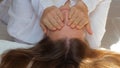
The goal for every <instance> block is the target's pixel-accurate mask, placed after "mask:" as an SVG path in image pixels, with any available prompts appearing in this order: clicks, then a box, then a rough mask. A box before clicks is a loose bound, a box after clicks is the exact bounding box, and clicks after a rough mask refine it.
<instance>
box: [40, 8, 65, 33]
mask: <svg viewBox="0 0 120 68" xmlns="http://www.w3.org/2000/svg"><path fill="white" fill-rule="evenodd" d="M62 21H63V14H62V12H61V11H60V9H59V8H57V7H55V6H51V7H48V8H46V9H45V10H44V12H43V15H42V17H41V23H40V25H41V27H42V29H43V31H44V32H45V33H46V32H47V29H49V30H53V31H54V30H57V29H61V28H62V27H63V26H64V24H63V22H62Z"/></svg>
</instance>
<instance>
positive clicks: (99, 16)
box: [6, 0, 111, 48]
mask: <svg viewBox="0 0 120 68" xmlns="http://www.w3.org/2000/svg"><path fill="white" fill-rule="evenodd" d="M6 1H7V0H6ZM83 1H84V2H85V4H86V5H87V7H88V10H89V15H90V20H91V26H92V29H93V32H94V34H93V35H92V36H90V35H87V40H88V42H89V43H90V45H91V47H93V48H96V47H99V45H100V43H101V40H102V37H103V35H104V32H105V24H106V19H107V14H108V10H109V6H110V2H111V0H83ZM65 2H66V0H12V2H11V5H10V9H9V11H8V13H9V16H10V18H9V22H8V32H9V34H10V35H11V36H13V37H14V38H16V39H18V40H21V41H24V42H27V43H31V44H35V43H37V42H38V41H40V40H41V39H42V38H43V32H42V29H41V28H40V26H39V22H40V21H39V19H40V17H41V15H42V12H43V11H44V9H45V8H47V7H49V6H52V5H55V6H57V7H60V6H61V5H63V4H64V3H65ZM74 4H75V0H71V6H73V5H74Z"/></svg>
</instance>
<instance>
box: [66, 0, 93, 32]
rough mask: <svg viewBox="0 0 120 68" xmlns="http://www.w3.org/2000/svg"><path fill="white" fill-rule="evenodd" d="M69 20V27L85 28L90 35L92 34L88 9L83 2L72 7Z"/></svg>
mask: <svg viewBox="0 0 120 68" xmlns="http://www.w3.org/2000/svg"><path fill="white" fill-rule="evenodd" d="M69 20H70V22H69V23H68V25H69V26H70V27H71V28H77V29H81V28H83V27H85V29H86V31H87V32H88V33H89V34H92V30H91V26H90V21H89V16H88V9H87V6H86V5H85V4H84V3H83V2H82V1H79V2H78V3H77V4H76V5H74V6H72V7H71V9H70V13H69Z"/></svg>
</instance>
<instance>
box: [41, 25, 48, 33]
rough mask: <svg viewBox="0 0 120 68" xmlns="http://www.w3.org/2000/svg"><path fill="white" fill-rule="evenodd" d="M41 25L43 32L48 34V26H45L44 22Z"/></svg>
mask: <svg viewBox="0 0 120 68" xmlns="http://www.w3.org/2000/svg"><path fill="white" fill-rule="evenodd" d="M40 26H41V28H42V30H43V32H44V33H45V34H46V33H47V28H46V27H45V25H43V24H42V23H40Z"/></svg>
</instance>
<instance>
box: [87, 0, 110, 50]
mask: <svg viewBox="0 0 120 68" xmlns="http://www.w3.org/2000/svg"><path fill="white" fill-rule="evenodd" d="M110 3H111V0H103V1H101V2H99V4H98V5H97V6H96V8H95V10H94V12H92V13H91V14H90V15H89V18H90V22H91V27H92V31H93V35H88V34H87V37H86V38H87V40H88V42H89V44H90V45H91V47H92V48H98V47H99V46H100V45H101V40H102V38H103V36H104V33H105V26H106V20H107V16H108V11H109V7H110Z"/></svg>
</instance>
